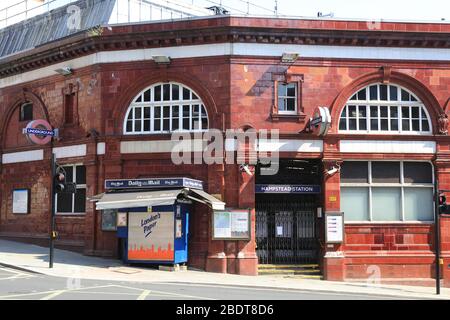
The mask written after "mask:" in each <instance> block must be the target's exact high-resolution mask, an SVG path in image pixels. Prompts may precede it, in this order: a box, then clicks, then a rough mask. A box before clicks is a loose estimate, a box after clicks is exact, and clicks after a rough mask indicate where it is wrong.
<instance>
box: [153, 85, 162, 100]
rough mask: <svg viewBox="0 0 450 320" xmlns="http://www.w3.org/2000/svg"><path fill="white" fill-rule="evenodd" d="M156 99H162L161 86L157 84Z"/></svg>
mask: <svg viewBox="0 0 450 320" xmlns="http://www.w3.org/2000/svg"><path fill="white" fill-rule="evenodd" d="M154 91H155V92H154V93H155V101H161V86H160V85H159V86H156V87H155V90H154Z"/></svg>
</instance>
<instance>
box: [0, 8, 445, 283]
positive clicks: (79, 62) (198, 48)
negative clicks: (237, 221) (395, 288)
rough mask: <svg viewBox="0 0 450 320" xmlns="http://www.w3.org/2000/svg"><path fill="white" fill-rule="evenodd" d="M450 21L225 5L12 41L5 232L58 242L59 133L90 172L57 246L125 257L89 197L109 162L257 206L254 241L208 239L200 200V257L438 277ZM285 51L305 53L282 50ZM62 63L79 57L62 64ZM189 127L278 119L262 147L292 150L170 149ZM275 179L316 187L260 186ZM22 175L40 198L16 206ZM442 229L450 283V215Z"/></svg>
mask: <svg viewBox="0 0 450 320" xmlns="http://www.w3.org/2000/svg"><path fill="white" fill-rule="evenodd" d="M449 36H450V25H449V24H446V23H407V22H382V23H380V24H379V25H374V24H372V23H367V22H357V21H340V20H306V19H302V20H296V19H277V18H239V17H230V16H218V17H213V18H208V19H206V18H205V19H191V20H180V21H171V22H158V23H148V24H134V25H119V26H111V27H105V28H101V29H97V30H96V32H80V33H77V34H74V35H72V36H68V37H66V38H63V39H60V40H56V41H53V42H50V43H46V44H43V45H41V46H38V47H36V48H32V49H29V50H27V51H24V52H19V53H15V54H12V55H9V56H6V57H3V58H2V59H1V60H0V111H1V112H0V143H1V144H0V153H1V155H2V163H1V165H0V172H1V188H0V236H2V237H5V238H10V239H18V240H21V241H27V242H36V243H46V242H47V241H48V240H47V239H48V232H49V227H50V208H51V200H50V185H51V181H52V177H51V176H50V158H51V153H52V149H53V152H54V153H55V154H56V156H57V161H58V163H60V164H62V165H64V166H66V168H67V170H70V172H71V174H70V175H71V177H70V178H71V179H72V180H73V181H75V182H77V188H78V192H77V193H76V194H75V195H73V196H72V195H70V196H61V195H58V199H57V200H58V201H57V202H58V203H57V209H58V210H57V211H58V214H57V221H56V223H57V230H58V232H59V238H58V240H57V244H59V245H60V246H63V247H68V248H71V249H72V250H78V251H82V252H84V253H85V254H88V255H99V256H113V257H117V256H118V243H119V242H118V239H117V235H116V233H115V232H113V231H103V230H102V214H101V212H100V211H97V210H95V204H94V203H93V202H90V201H88V200H87V198H89V197H92V196H94V195H97V194H100V193H102V192H104V181H105V179H127V178H128V179H134V178H152V177H178V176H185V177H190V178H194V179H198V180H202V181H203V182H204V184H205V190H206V191H207V192H209V193H210V194H213V195H215V196H216V197H220V198H221V199H222V200H223V201H224V202H226V205H227V207H231V208H250V209H251V240H250V241H235V240H234V241H232V240H229V241H228V240H212V237H211V223H212V221H211V210H210V209H208V208H207V207H206V206H204V205H196V206H195V210H194V214H193V215H192V218H191V222H190V235H191V237H190V239H189V262H188V265H190V266H193V267H197V268H201V269H205V270H207V271H214V272H222V273H237V274H248V275H256V274H257V272H258V258H259V261H260V264H262V263H275V264H276V263H289V264H292V263H303V262H304V263H318V264H319V265H320V268H321V270H322V272H323V275H324V278H325V279H329V280H347V279H361V278H368V277H370V276H372V275H373V274H374V273H377V272H378V273H380V276H381V278H382V279H383V280H391V279H399V280H401V279H403V280H404V279H409V280H410V281H418V280H419V279H431V278H432V277H433V276H434V271H433V270H434V263H435V259H434V248H435V245H436V244H435V243H434V229H435V224H434V222H433V221H434V203H433V192H434V188H435V180H436V179H437V181H438V182H439V187H440V188H441V189H445V188H447V189H450V139H449V137H448V135H447V131H448V120H447V115H448V113H449V109H450V105H449V101H450V67H449V61H450V42H449V40H448V39H449ZM283 53H298V55H299V56H298V58H297V59H294V60H293V61H290V62H283V61H282V55H283ZM154 56H169V57H170V63H168V64H158V63H156V62H155V60H154V58H153V57H154ZM66 66H67V67H70V68H71V69H72V73H71V74H69V75H66V76H63V75H60V74H57V73H56V72H55V70H57V69H59V68H63V67H66ZM183 95H185V96H183ZM182 96H183V97H182ZM180 101H181V102H180ZM158 104H159V105H158ZM146 106H148V108H146ZM174 106H175V107H174ZM181 106H183V108H182V107H181ZM319 106H326V107H328V108H329V110H330V113H331V127H330V129H329V130H328V132H327V133H326V134H325V135H323V136H318V135H315V134H313V133H312V132H311V131H310V130H308V129H309V121H310V118H312V117H313V113H314V110H315V109H316V108H317V107H319ZM184 107H186V108H185V109H184ZM446 114H447V115H446ZM194 118H195V119H194ZM32 119H45V120H47V121H48V122H49V123H50V124H51V125H52V126H53V127H54V128H59V129H60V138H59V139H58V140H57V141H54V142H52V143H51V144H48V145H44V146H36V145H33V144H31V143H30V142H29V141H28V140H27V138H26V137H25V135H24V134H23V133H22V130H23V128H24V127H25V126H26V125H27V123H28V122H29V120H32ZM194 120H195V121H194ZM177 128H183V129H185V130H187V131H204V130H206V129H207V128H210V129H212V128H216V129H219V130H222V131H225V130H226V129H236V128H242V129H248V128H254V129H256V130H259V129H279V130H280V141H279V143H276V144H270V143H265V145H264V143H263V142H261V141H260V148H266V149H269V151H275V150H277V151H279V155H280V172H279V174H278V175H276V176H263V175H261V174H260V172H261V167H260V166H259V165H257V166H250V169H251V170H253V174H252V175H249V174H247V173H246V172H245V171H242V170H240V167H239V165H236V164H224V165H221V164H216V165H206V164H192V165H187V164H185V165H174V164H172V162H171V154H170V150H171V146H172V144H171V141H170V137H171V135H170V131H173V130H175V129H177ZM332 168H336V169H340V170H337V172H334V174H331V175H329V174H327V173H326V171H329V170H330V169H332ZM72 176H73V177H72ZM269 184H270V185H272V184H275V185H277V184H278V185H314V186H317V185H318V186H320V192H318V193H314V194H303V193H300V194H295V195H294V194H285V193H283V194H265V193H264V194H262V193H256V191H257V187H256V186H257V185H269ZM17 189H28V190H29V191H30V192H29V193H30V197H31V199H30V208H29V213H28V214H15V213H13V211H14V210H13V191H14V190H17ZM318 208H320V209H318ZM335 211H342V212H344V219H345V231H344V241H343V243H341V244H329V243H328V244H327V243H326V239H325V224H324V215H325V213H326V212H335ZM321 212H322V214H320V213H321ZM441 236H442V237H441V243H440V244H439V245H440V247H441V250H442V254H443V259H444V261H443V262H444V264H443V266H442V270H443V277H444V279H445V282H446V285H450V268H449V266H450V220H449V219H448V218H447V217H446V216H442V219H441ZM293 256H295V257H296V258H295V259H293ZM373 266H375V267H373ZM374 268H375V269H374Z"/></svg>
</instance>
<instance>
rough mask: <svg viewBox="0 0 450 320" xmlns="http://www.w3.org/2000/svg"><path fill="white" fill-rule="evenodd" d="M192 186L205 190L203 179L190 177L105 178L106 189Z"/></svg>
mask: <svg viewBox="0 0 450 320" xmlns="http://www.w3.org/2000/svg"><path fill="white" fill-rule="evenodd" d="M158 188H192V189H200V190H203V181H200V180H195V179H190V178H152V179H117V180H105V189H107V190H117V189H158Z"/></svg>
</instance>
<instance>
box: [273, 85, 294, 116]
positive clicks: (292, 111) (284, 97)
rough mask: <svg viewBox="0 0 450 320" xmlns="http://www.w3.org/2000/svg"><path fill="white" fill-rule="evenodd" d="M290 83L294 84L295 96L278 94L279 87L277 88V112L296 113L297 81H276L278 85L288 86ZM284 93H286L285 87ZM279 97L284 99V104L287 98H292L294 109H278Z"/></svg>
mask: <svg viewBox="0 0 450 320" xmlns="http://www.w3.org/2000/svg"><path fill="white" fill-rule="evenodd" d="M290 84H292V85H294V89H295V97H291V96H287V95H286V96H283V95H280V90H279V87H278V88H277V106H278V114H297V108H298V83H297V82H283V81H280V82H277V86H280V85H286V86H288V85H290ZM286 94H287V88H286ZM280 99H283V100H284V102H285V106H287V103H286V101H287V100H288V99H289V100H291V99H294V106H295V109H294V110H280Z"/></svg>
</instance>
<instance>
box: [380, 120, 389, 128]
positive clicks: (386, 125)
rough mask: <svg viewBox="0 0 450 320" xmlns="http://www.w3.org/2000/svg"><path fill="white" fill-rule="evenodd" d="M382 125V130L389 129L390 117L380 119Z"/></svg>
mask: <svg viewBox="0 0 450 320" xmlns="http://www.w3.org/2000/svg"><path fill="white" fill-rule="evenodd" d="M380 127H381V130H382V131H387V130H389V127H388V119H381V120H380Z"/></svg>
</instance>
